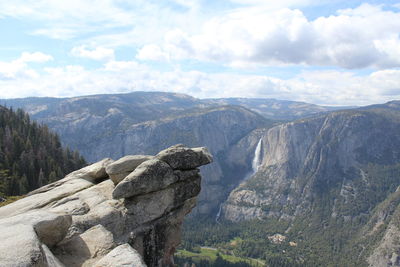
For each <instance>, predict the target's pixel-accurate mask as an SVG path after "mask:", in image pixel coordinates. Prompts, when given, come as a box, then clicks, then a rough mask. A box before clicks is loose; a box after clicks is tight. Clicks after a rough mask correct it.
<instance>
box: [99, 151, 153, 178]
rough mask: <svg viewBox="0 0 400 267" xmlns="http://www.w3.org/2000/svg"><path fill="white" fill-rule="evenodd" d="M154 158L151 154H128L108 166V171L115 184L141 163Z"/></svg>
mask: <svg viewBox="0 0 400 267" xmlns="http://www.w3.org/2000/svg"><path fill="white" fill-rule="evenodd" d="M152 158H154V156H149V155H128V156H125V157H122V158H120V159H119V160H117V161H114V162H113V163H111V164H110V165H108V166H107V168H106V172H107V174H108V175H109V176H110V179H111V180H112V181H113V182H114V184H118V183H119V182H120V181H122V180H123V179H124V178H125V177H126V176H128V174H130V173H131V172H132V171H133V170H135V169H136V168H137V167H138V166H139V165H140V164H141V163H143V162H145V161H147V160H150V159H152Z"/></svg>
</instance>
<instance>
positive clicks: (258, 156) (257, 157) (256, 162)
mask: <svg viewBox="0 0 400 267" xmlns="http://www.w3.org/2000/svg"><path fill="white" fill-rule="evenodd" d="M261 163H262V138H260V140H259V141H258V143H257V146H256V150H254V158H253V161H252V162H251V168H252V170H251V172H250V173H248V174H247V175H246V176H245V178H244V179H243V181H246V180H247V179H248V178H250V177H251V176H253V174H255V173H256V172H257V171H258V169H259V168H260V166H261ZM223 204H224V203H223V202H222V203H221V204H220V205H219V209H218V213H217V215H216V216H215V222H216V223H218V224H219V222H218V220H219V218H220V217H221V212H222V206H223Z"/></svg>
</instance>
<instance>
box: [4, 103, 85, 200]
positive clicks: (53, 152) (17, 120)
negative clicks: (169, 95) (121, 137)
mask: <svg viewBox="0 0 400 267" xmlns="http://www.w3.org/2000/svg"><path fill="white" fill-rule="evenodd" d="M85 165H86V162H85V160H84V158H83V157H82V156H81V155H80V154H79V153H78V152H77V151H71V150H69V149H63V148H62V146H61V142H60V139H59V137H58V135H56V134H54V133H52V132H51V131H50V130H49V128H48V127H47V126H45V125H40V124H38V123H37V122H35V121H33V122H32V121H31V120H30V118H29V116H28V114H27V113H25V112H24V111H22V110H20V109H18V110H17V111H15V112H14V111H13V110H12V109H7V108H5V107H2V106H0V196H12V195H19V194H25V193H27V192H29V191H31V190H34V189H36V188H37V187H40V186H43V185H45V184H46V183H48V182H54V181H56V180H57V179H59V178H62V177H63V176H64V175H65V174H67V173H69V172H72V171H74V170H76V169H79V168H82V167H83V166H85Z"/></svg>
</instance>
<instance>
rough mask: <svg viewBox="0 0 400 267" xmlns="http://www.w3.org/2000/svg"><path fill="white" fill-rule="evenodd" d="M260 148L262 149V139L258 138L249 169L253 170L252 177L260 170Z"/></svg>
mask: <svg viewBox="0 0 400 267" xmlns="http://www.w3.org/2000/svg"><path fill="white" fill-rule="evenodd" d="M261 147H262V138H260V141H258V144H257V147H256V150H255V151H254V158H253V162H252V163H251V167H252V169H253V173H252V175H253V174H254V173H256V172H257V171H258V168H260V165H261V162H262V158H261Z"/></svg>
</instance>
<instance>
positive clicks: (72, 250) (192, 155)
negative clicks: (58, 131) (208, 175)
mask: <svg viewBox="0 0 400 267" xmlns="http://www.w3.org/2000/svg"><path fill="white" fill-rule="evenodd" d="M211 161H212V158H211V155H210V154H209V153H208V151H207V150H206V149H205V148H194V149H190V148H187V147H184V146H182V145H178V146H174V147H171V148H169V149H166V150H164V151H162V152H160V153H159V154H158V155H156V156H155V157H150V156H137V157H134V156H128V157H124V158H123V159H121V160H119V161H115V162H113V161H112V160H110V159H105V160H102V161H100V162H97V163H95V164H92V165H90V166H88V167H86V168H83V169H81V170H78V171H75V172H73V173H71V174H69V175H67V176H66V177H65V178H64V179H62V180H59V181H57V182H55V183H53V184H49V185H47V186H44V187H42V188H39V189H37V190H35V191H33V192H31V193H30V194H29V195H28V196H27V197H25V198H23V199H21V200H19V201H17V202H14V203H12V204H9V205H7V206H4V207H2V208H0V235H1V237H2V242H0V266H5V267H6V266H52V267H53V266H55V267H61V266H68V267H73V266H98V267H110V266H138V267H139V266H146V265H147V266H172V265H173V259H172V256H173V253H174V251H175V248H176V247H177V246H178V245H179V242H180V226H181V223H182V221H183V218H184V216H185V215H186V214H187V213H189V212H190V211H191V209H192V208H193V207H194V206H195V205H196V197H197V195H198V194H199V192H200V183H201V177H200V174H199V170H198V169H197V168H198V167H200V166H201V165H205V164H208V163H210V162H211ZM140 162H141V163H140ZM180 162H181V163H180ZM116 176H117V179H114V180H111V177H113V178H115V177H116Z"/></svg>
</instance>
